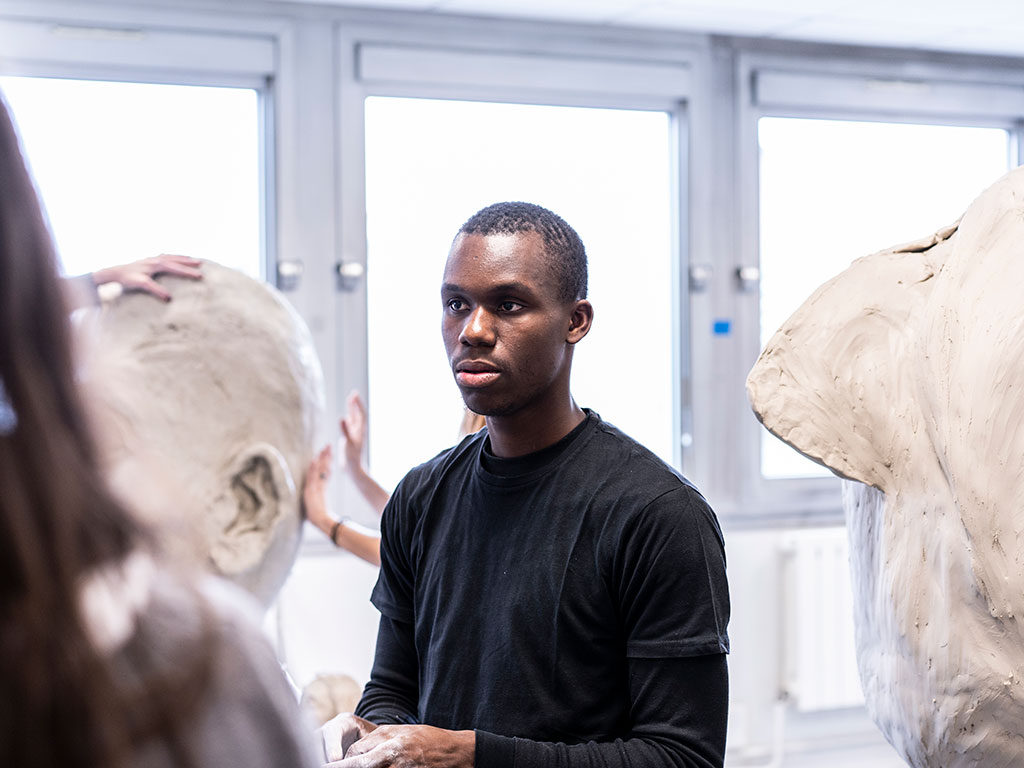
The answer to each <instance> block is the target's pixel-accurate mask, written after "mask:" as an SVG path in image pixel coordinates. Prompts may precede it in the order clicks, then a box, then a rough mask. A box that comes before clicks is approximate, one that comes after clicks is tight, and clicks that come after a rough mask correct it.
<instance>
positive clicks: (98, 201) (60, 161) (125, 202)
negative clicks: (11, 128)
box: [0, 77, 262, 277]
mask: <svg viewBox="0 0 1024 768" xmlns="http://www.w3.org/2000/svg"><path fill="white" fill-rule="evenodd" d="M0 90H2V91H3V93H4V96H5V97H6V99H7V102H8V104H9V106H10V108H11V111H12V112H13V113H14V119H15V122H16V123H17V125H18V129H19V133H20V134H21V140H22V145H23V148H24V151H25V153H26V155H27V156H28V161H29V165H30V167H31V170H32V174H33V176H34V177H35V180H36V186H37V188H38V190H39V192H40V196H41V197H42V199H43V204H44V206H45V208H46V211H47V214H48V216H49V220H50V226H51V229H52V231H53V235H54V238H55V240H56V242H57V250H58V253H59V254H60V257H61V260H62V262H63V266H64V271H65V273H66V274H80V273H83V272H90V271H93V270H95V269H98V268H99V267H103V266H108V265H111V264H119V263H123V262H127V261H134V260H135V259H139V258H142V257H144V256H152V255H156V254H158V253H161V252H164V253H182V254H187V255H189V256H196V257H201V258H206V259H211V260H213V261H218V262H221V263H222V264H226V265H227V266H230V267H235V268H237V269H240V270H242V271H243V272H246V273H248V274H250V275H252V276H254V277H261V276H262V257H261V226H262V225H261V205H260V194H261V193H260V168H261V162H260V154H259V152H260V150H259V145H260V136H259V134H260V131H259V111H258V110H259V105H258V101H259V97H258V94H257V92H256V91H254V90H252V89H246V88H207V87H194V86H182V85H152V84H147V83H125V82H103V81H94V80H57V79H46V78H34V77H0Z"/></svg>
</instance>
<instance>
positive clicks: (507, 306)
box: [498, 301, 523, 312]
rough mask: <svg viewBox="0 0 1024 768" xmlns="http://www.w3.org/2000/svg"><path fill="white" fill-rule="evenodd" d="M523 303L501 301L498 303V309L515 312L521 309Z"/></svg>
mask: <svg viewBox="0 0 1024 768" xmlns="http://www.w3.org/2000/svg"><path fill="white" fill-rule="evenodd" d="M522 308H523V305H522V304H520V303H519V302H518V301H503V302H501V303H500V304H499V305H498V309H500V310H501V311H502V312H517V311H518V310H520V309H522Z"/></svg>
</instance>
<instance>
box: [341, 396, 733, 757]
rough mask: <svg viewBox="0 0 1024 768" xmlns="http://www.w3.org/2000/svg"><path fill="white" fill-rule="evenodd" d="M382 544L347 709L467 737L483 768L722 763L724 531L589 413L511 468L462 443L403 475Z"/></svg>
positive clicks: (685, 486) (681, 483) (654, 462)
mask: <svg viewBox="0 0 1024 768" xmlns="http://www.w3.org/2000/svg"><path fill="white" fill-rule="evenodd" d="M382 530H383V540H382V549H381V556H382V569H381V575H380V579H379V581H378V584H377V587H376V588H375V589H374V593H373V600H374V603H375V605H377V607H378V608H379V609H380V610H381V613H382V620H381V626H380V632H379V635H378V644H377V656H376V659H375V662H374V668H373V672H372V674H371V680H370V683H369V684H368V685H367V687H366V691H365V693H364V696H363V699H362V701H361V702H360V705H359V707H358V709H357V711H356V712H357V714H359V715H361V716H363V717H366V718H367V719H369V720H371V721H374V722H423V723H428V724H430V725H435V726H438V727H442V728H449V729H453V730H461V729H470V728H471V729H474V730H475V731H476V737H477V741H476V765H477V768H542V767H543V768H555V767H558V768H599V767H600V768H643V767H646V766H652V767H653V766H669V767H676V766H678V767H680V768H681V767H682V766H701V767H702V768H703V767H706V766H720V765H721V764H722V762H723V753H724V748H725V728H726V726H725V721H726V708H727V699H728V675H727V669H726V662H725V653H726V652H727V650H728V637H727V634H726V624H727V622H728V615H729V600H728V591H727V586H726V581H725V558H724V553H723V544H722V538H721V532H720V530H719V528H718V525H717V522H716V521H715V518H714V515H713V513H712V512H711V510H710V508H708V506H707V504H706V503H705V502H704V500H703V498H702V497H701V496H700V494H699V493H697V491H696V490H694V489H693V487H692V486H691V485H689V483H687V482H686V481H685V480H684V479H682V478H681V477H680V476H679V475H678V474H677V473H675V472H674V471H673V470H671V469H670V468H668V467H666V466H665V465H664V464H663V463H662V462H660V460H658V459H657V458H656V457H654V456H653V455H652V454H650V452H648V451H646V449H644V448H642V447H641V446H639V445H638V444H637V443H635V442H634V441H632V440H630V439H629V438H628V437H626V436H625V435H623V434H622V433H621V432H619V431H618V430H616V429H615V428H614V427H611V426H610V425H608V424H606V423H604V422H602V421H601V420H600V418H599V417H598V416H597V415H596V414H593V413H590V414H589V415H588V418H587V419H586V420H585V421H584V422H583V423H582V424H581V425H580V426H579V427H578V428H577V429H576V430H574V431H573V432H572V433H570V434H569V435H568V436H566V438H564V439H563V440H562V441H561V442H559V443H558V444H556V445H554V446H551V447H550V448H547V449H545V450H543V451H540V452H538V453H537V454H532V455H531V456H527V457H522V458H521V459H512V460H502V459H497V458H496V457H494V456H493V455H491V454H490V453H489V452H488V450H487V447H486V433H483V434H478V435H477V436H475V437H473V438H468V439H467V440H465V441H463V443H461V444H460V445H459V446H457V447H456V448H454V449H451V450H450V451H446V452H445V453H442V454H441V455H439V456H438V457H436V458H435V459H434V460H432V461H431V462H428V463H427V464H424V465H422V466H421V467H418V468H417V469H415V470H413V471H412V472H410V473H409V475H408V476H407V477H406V478H405V480H403V481H402V483H401V484H400V486H399V488H398V489H397V490H396V492H395V495H394V496H393V497H392V500H391V502H390V503H389V505H388V508H387V510H385V517H384V522H383V526H382Z"/></svg>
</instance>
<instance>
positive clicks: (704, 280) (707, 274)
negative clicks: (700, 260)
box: [690, 264, 715, 293]
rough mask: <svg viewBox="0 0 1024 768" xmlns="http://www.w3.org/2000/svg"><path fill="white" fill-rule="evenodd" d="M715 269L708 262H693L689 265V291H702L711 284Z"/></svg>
mask: <svg viewBox="0 0 1024 768" xmlns="http://www.w3.org/2000/svg"><path fill="white" fill-rule="evenodd" d="M714 275H715V271H714V269H712V268H711V265H710V264H693V265H691V266H690V292H691V293H704V292H705V291H707V289H708V286H710V285H711V278H712V277H714Z"/></svg>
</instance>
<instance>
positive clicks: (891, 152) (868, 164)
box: [758, 117, 1009, 478]
mask: <svg viewBox="0 0 1024 768" xmlns="http://www.w3.org/2000/svg"><path fill="white" fill-rule="evenodd" d="M758 140H759V143H760V179H761V192H760V194H761V276H762V279H761V346H762V347H763V346H764V344H766V343H767V341H768V339H770V338H771V336H772V334H774V333H775V331H776V330H778V328H779V326H780V325H782V323H783V322H785V321H786V319H787V318H788V317H789V316H790V315H791V314H792V313H793V312H794V311H796V309H797V308H798V307H799V306H800V305H801V304H802V303H803V301H804V299H806V298H807V297H808V296H810V294H811V293H812V292H813V291H814V290H815V289H816V288H817V287H818V286H819V285H821V284H822V283H824V282H825V281H826V280H828V279H829V278H831V277H833V276H834V275H836V274H838V273H839V272H841V271H843V270H844V269H846V267H848V266H849V265H850V262H852V261H853V260H854V259H856V258H859V257H860V256H865V255H867V254H869V253H874V252H876V251H879V250H882V249H883V248H888V247H890V246H893V245H896V244H898V243H902V242H907V241H909V240H915V239H917V238H919V237H923V236H925V235H928V234H930V233H932V232H934V231H936V230H937V229H939V228H940V227H942V226H944V225H946V224H951V223H953V222H954V221H956V219H957V218H959V217H960V215H961V214H963V212H964V210H966V208H967V206H968V205H969V204H970V202H971V201H972V200H973V199H974V198H975V197H976V196H977V195H978V194H979V193H980V192H981V191H982V190H983V189H985V188H986V187H987V186H989V185H990V184H991V183H992V182H993V181H995V180H996V179H997V178H999V177H1000V176H1001V175H1003V174H1004V173H1006V171H1007V170H1008V169H1009V165H1008V161H1009V136H1008V135H1007V132H1006V131H1004V130H1000V129H993V128H964V127H954V126H940V125H904V124H894V123H866V122H848V121H840V120H803V119H791V118H775V117H766V118H762V119H761V120H760V121H759V123H758ZM761 472H762V474H763V475H764V476H765V477H769V478H781V477H813V476H819V475H827V474H829V473H828V471H827V470H825V469H824V468H822V467H820V466H818V465H817V464H814V463H813V462H811V461H809V460H807V459H805V458H803V457H802V456H800V455H799V454H798V453H797V452H796V451H794V450H792V449H791V448H789V447H788V446H786V445H785V444H784V443H782V442H781V441H779V440H776V439H775V438H774V437H772V436H771V435H770V434H769V433H768V432H767V431H763V432H762V444H761Z"/></svg>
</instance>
